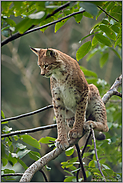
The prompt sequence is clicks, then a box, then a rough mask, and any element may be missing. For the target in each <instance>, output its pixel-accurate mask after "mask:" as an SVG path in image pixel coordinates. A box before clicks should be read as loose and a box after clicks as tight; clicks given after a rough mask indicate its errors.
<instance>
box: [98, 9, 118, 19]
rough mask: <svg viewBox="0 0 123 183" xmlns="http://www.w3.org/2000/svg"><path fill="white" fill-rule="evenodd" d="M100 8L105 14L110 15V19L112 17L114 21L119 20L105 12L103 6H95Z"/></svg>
mask: <svg viewBox="0 0 123 183" xmlns="http://www.w3.org/2000/svg"><path fill="white" fill-rule="evenodd" d="M97 7H98V8H99V9H100V10H102V11H103V12H104V13H105V14H106V15H108V16H109V17H111V18H112V19H114V20H115V21H117V22H119V21H118V20H117V19H116V18H114V17H113V16H111V15H110V14H109V13H107V12H106V11H105V10H104V9H103V8H101V7H100V6H97Z"/></svg>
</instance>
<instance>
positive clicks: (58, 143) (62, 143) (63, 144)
mask: <svg viewBox="0 0 123 183" xmlns="http://www.w3.org/2000/svg"><path fill="white" fill-rule="evenodd" d="M55 146H56V147H57V148H62V149H63V150H65V149H67V148H68V147H69V143H68V141H65V140H60V139H56V141H55Z"/></svg>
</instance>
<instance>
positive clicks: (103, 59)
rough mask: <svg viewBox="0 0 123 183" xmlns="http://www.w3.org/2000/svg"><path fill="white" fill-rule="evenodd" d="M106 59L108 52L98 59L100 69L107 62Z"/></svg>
mask: <svg viewBox="0 0 123 183" xmlns="http://www.w3.org/2000/svg"><path fill="white" fill-rule="evenodd" d="M108 57H109V52H106V53H104V54H103V55H102V57H101V58H100V67H101V68H102V67H103V66H104V65H105V63H106V62H107V60H108Z"/></svg>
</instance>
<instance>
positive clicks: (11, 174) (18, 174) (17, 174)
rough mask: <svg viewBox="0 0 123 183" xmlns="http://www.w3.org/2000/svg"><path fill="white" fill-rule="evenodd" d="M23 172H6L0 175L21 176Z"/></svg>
mask: <svg viewBox="0 0 123 183" xmlns="http://www.w3.org/2000/svg"><path fill="white" fill-rule="evenodd" d="M22 175H23V173H7V174H3V175H1V177H6V176H22Z"/></svg>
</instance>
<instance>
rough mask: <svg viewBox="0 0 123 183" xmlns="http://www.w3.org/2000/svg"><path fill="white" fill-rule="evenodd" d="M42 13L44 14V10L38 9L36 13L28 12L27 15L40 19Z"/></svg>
mask: <svg viewBox="0 0 123 183" xmlns="http://www.w3.org/2000/svg"><path fill="white" fill-rule="evenodd" d="M44 15H45V12H44V11H40V12H38V13H32V14H30V15H29V16H28V17H29V18H30V19H41V18H42V17H43V16H44Z"/></svg>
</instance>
